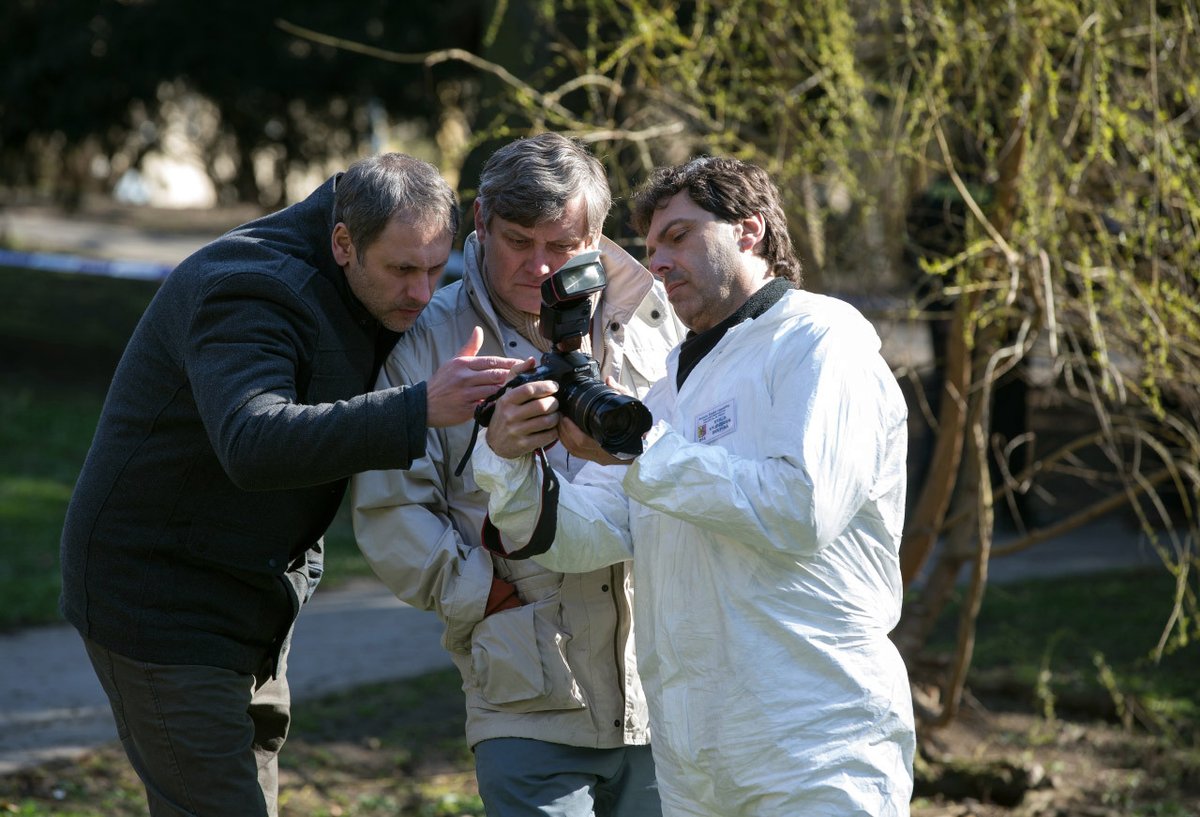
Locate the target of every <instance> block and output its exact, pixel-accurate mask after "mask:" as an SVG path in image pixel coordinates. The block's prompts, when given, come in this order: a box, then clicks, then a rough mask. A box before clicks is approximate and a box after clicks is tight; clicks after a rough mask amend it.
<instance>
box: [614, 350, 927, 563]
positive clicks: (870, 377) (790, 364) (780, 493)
mask: <svg viewBox="0 0 1200 817" xmlns="http://www.w3.org/2000/svg"><path fill="white" fill-rule="evenodd" d="M854 330H857V328H856V327H855V328H854ZM874 338H875V336H874V333H873V332H871V333H870V334H869V335H866V334H865V333H864V332H860V331H852V330H848V329H840V328H831V329H827V330H825V331H824V332H823V334H822V335H821V336H820V337H819V338H817V340H816V342H815V343H811V348H807V349H806V348H804V344H798V343H795V342H792V343H788V342H784V343H780V344H777V345H776V346H775V347H774V348H773V349H772V350H771V353H770V355H769V356H768V360H767V363H766V367H765V370H764V372H763V378H764V380H765V386H764V388H765V394H766V395H767V398H766V399H765V400H764V401H763V402H760V403H757V404H755V406H754V407H753V408H754V409H756V411H755V414H754V416H753V417H752V418H743V422H744V423H747V424H749V423H750V422H752V423H753V428H752V429H749V428H748V429H745V430H743V432H742V433H745V434H752V435H754V437H755V441H754V446H755V448H756V450H757V454H756V455H755V456H754V457H747V456H739V455H737V454H735V453H732V452H731V451H730V450H729V449H726V448H724V447H722V446H720V445H707V444H702V443H695V442H690V441H689V440H687V439H685V437H684V436H683V435H682V434H680V433H679V432H678V431H677V430H675V429H671V428H670V427H667V426H666V425H665V424H663V423H660V424H659V425H658V426H656V428H654V429H652V430H651V432H650V435H648V438H649V440H650V445H649V446H648V448H647V450H646V451H645V452H644V453H643V454H642V455H641V456H639V457H638V458H637V459H636V460H635V461H634V462H633V464H632V465H631V466H630V467H629V469H628V472H627V473H626V475H625V479H624V483H623V484H624V487H625V489H626V491H627V492H628V495H629V497H630V498H631V499H633V500H635V501H637V502H640V503H642V504H644V505H646V506H649V507H651V508H653V509H655V510H657V511H659V512H661V513H663V514H666V515H668V516H672V517H675V518H678V519H681V520H683V521H685V522H687V523H689V524H691V525H695V526H697V527H700V528H703V529H705V530H708V531H710V532H712V533H714V534H716V535H719V536H723V537H727V538H729V539H733V540H736V541H738V542H742V543H745V544H747V545H749V546H752V547H757V548H761V549H765V550H776V551H784V552H792V553H799V554H806V553H813V552H815V551H817V550H819V549H820V548H822V547H824V546H826V545H828V544H829V543H830V542H832V541H833V540H834V539H836V538H837V537H838V536H839V535H841V534H842V532H843V531H844V530H845V529H846V527H847V526H848V525H849V523H850V521H851V519H853V518H854V516H855V515H856V514H858V513H859V512H860V511H861V510H862V509H863V507H864V506H865V505H867V504H868V503H870V502H872V501H873V500H875V499H878V498H879V497H880V496H881V495H883V494H884V493H886V492H887V491H888V490H889V489H890V488H891V487H892V486H893V485H894V484H895V480H897V479H903V478H904V476H903V469H902V468H901V469H900V473H896V468H895V462H896V456H895V454H896V446H897V445H900V462H901V465H902V463H903V452H904V448H903V445H904V437H903V434H904V420H905V416H906V409H905V406H904V402H903V398H902V397H901V396H900V391H899V387H898V386H897V384H896V380H895V377H894V376H893V375H892V373H891V371H890V370H889V369H888V367H887V364H886V363H885V362H884V360H883V358H882V357H881V356H880V355H879V353H878V351H877V349H878V345H877V343H878V342H877V341H875V343H874V345H872V340H874Z"/></svg>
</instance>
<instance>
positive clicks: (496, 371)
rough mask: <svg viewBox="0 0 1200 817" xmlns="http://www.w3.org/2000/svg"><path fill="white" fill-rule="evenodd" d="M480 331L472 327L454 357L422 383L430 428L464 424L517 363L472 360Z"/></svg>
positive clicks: (506, 359)
mask: <svg viewBox="0 0 1200 817" xmlns="http://www.w3.org/2000/svg"><path fill="white" fill-rule="evenodd" d="M481 346H483V329H481V328H480V327H478V326H476V327H475V328H474V330H472V332H471V339H470V340H469V341H467V343H466V345H465V346H463V347H462V349H460V350H459V351H458V355H457V356H456V357H453V358H451V359H450V360H448V361H446V362H445V363H443V364H442V365H441V366H440V367H439V368H438V370H437V371H436V372H434V373H433V375H432V376H430V378H429V380H427V381H426V382H425V399H426V402H427V406H426V421H425V424H426V425H428V426H429V427H430V428H445V427H447V426H454V425H458V424H459V423H465V422H467V421H468V420H470V419H472V418H473V417H474V416H475V406H476V404H478V403H479V401H480V400H483V399H484V398H485V397H488V396H489V395H491V394H492V393H493V392H495V391H496V389H498V388H500V387H501V386H503V385H504V384H505V383H506V382H508V372H509V370H510V369H512V368H513V367H514V366H516V365H519V364H520V363H521V361H520V360H517V359H515V358H511V357H476V356H475V355H476V354H477V353H478V352H479V349H480V347H481Z"/></svg>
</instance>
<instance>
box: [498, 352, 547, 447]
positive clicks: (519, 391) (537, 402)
mask: <svg viewBox="0 0 1200 817" xmlns="http://www.w3.org/2000/svg"><path fill="white" fill-rule="evenodd" d="M536 364H537V361H535V360H534V359H533V358H529V359H528V360H526V361H524V362H523V363H521V364H520V365H519V366H514V367H513V370H512V372H510V375H515V374H519V373H520V372H523V371H528V370H529V369H532V368H533V367H534V366H535V365H536ZM556 391H558V384H557V383H555V382H554V381H553V380H535V381H534V382H532V383H526V384H524V385H522V386H518V387H516V388H515V389H510V390H509V391H507V392H505V393H504V396H503V397H501V398H500V399H499V400H497V401H496V408H495V411H494V413H493V414H492V420H491V422H490V423H489V424H488V432H487V442H488V446H489V447H490V448H491V449H492V450H493V451H495V452H496V453H497V454H498V455H499V456H501V457H505V458H507V459H515V458H516V457H519V456H521V455H522V454H528V453H529V452H530V451H533V450H535V449H538V448H545V447H546V446H548V445H550V443H552V442H554V441H555V440H556V439H558V433H557V432H556V431H555V427H556V426H557V425H558V400H557V399H556V398H555V397H554V393H555V392H556Z"/></svg>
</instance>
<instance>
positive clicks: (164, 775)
mask: <svg viewBox="0 0 1200 817" xmlns="http://www.w3.org/2000/svg"><path fill="white" fill-rule="evenodd" d="M83 641H84V645H85V646H86V647H87V652H88V656H89V657H90V658H91V660H92V666H93V667H94V668H95V670H96V675H97V676H99V678H100V683H101V685H102V686H103V687H104V691H105V693H107V695H108V700H109V703H110V704H111V705H112V711H113V717H114V718H116V721H117V735H118V736H119V737H120V739H121V744H122V746H124V748H125V754H126V755H128V757H129V761H130V763H131V764H132V765H133V768H134V770H135V771H136V772H137V774H138V777H140V778H141V779H142V783H143V784H144V785H145V787H146V799H147V801H148V803H149V806H150V814H151V815H152V817H168V815H169V817H184V816H185V815H186V817H227V815H233V814H236V815H246V817H276V815H277V814H278V807H277V798H278V792H279V764H278V755H279V750H280V748H282V747H283V742H284V740H285V739H286V738H287V732H288V723H289V721H290V699H291V696H290V694H289V692H288V685H287V676H286V665H287V664H286V655H285V656H283V657H281V659H280V662H279V675H278V677H277V678H264V679H262V680H261V681H260V680H258V679H256V678H255V677H254V676H253V675H243V674H240V673H237V672H234V671H233V670H227V669H221V668H219V667H206V666H197V665H190V664H188V665H167V664H149V663H146V662H144V661H134V660H131V659H129V658H125V657H124V656H121V655H118V654H116V653H114V652H112V651H110V650H107V649H105V648H104V647H101V646H100V645H99V644H96V643H95V642H93V641H90V640H89V639H87V638H84V639H83Z"/></svg>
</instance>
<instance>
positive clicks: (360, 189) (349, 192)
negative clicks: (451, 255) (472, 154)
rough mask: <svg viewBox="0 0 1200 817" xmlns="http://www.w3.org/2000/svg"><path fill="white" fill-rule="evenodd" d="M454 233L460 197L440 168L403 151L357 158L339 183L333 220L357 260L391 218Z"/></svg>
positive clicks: (456, 230) (452, 234) (385, 227)
mask: <svg viewBox="0 0 1200 817" xmlns="http://www.w3.org/2000/svg"><path fill="white" fill-rule="evenodd" d="M397 217H399V218H402V219H404V220H405V221H407V222H410V223H412V224H420V225H426V224H432V225H433V226H435V227H441V228H442V229H443V230H445V232H446V233H447V234H448V235H450V236H451V238H453V236H454V235H455V234H456V233H457V232H458V218H459V214H458V198H457V197H456V196H455V195H454V191H453V190H451V189H450V185H448V184H447V183H446V180H445V179H443V178H442V176H441V174H440V173H439V172H438V169H437V168H436V167H434V166H433V165H431V164H429V162H425V161H422V160H420V159H414V158H413V157H412V156H407V155H405V154H403V153H382V154H380V155H378V156H369V157H367V158H365V159H359V160H358V161H357V162H355V163H354V164H352V165H350V167H349V168H347V170H346V172H345V173H343V174H342V177H341V178H340V179H338V182H337V190H336V192H335V193H334V203H333V220H334V223H337V222H339V221H340V222H342V223H344V224H345V225H346V229H347V230H348V231H349V233H350V240H351V242H353V244H354V249H355V250H356V251H357V252H358V254H359V255H360V256H362V255H365V254H366V250H367V248H368V247H370V246H371V244H372V243H373V242H374V241H375V239H377V238H379V235H380V233H382V232H383V231H384V230H385V229H387V225H388V222H389V221H391V220H392V219H393V218H397Z"/></svg>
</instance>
